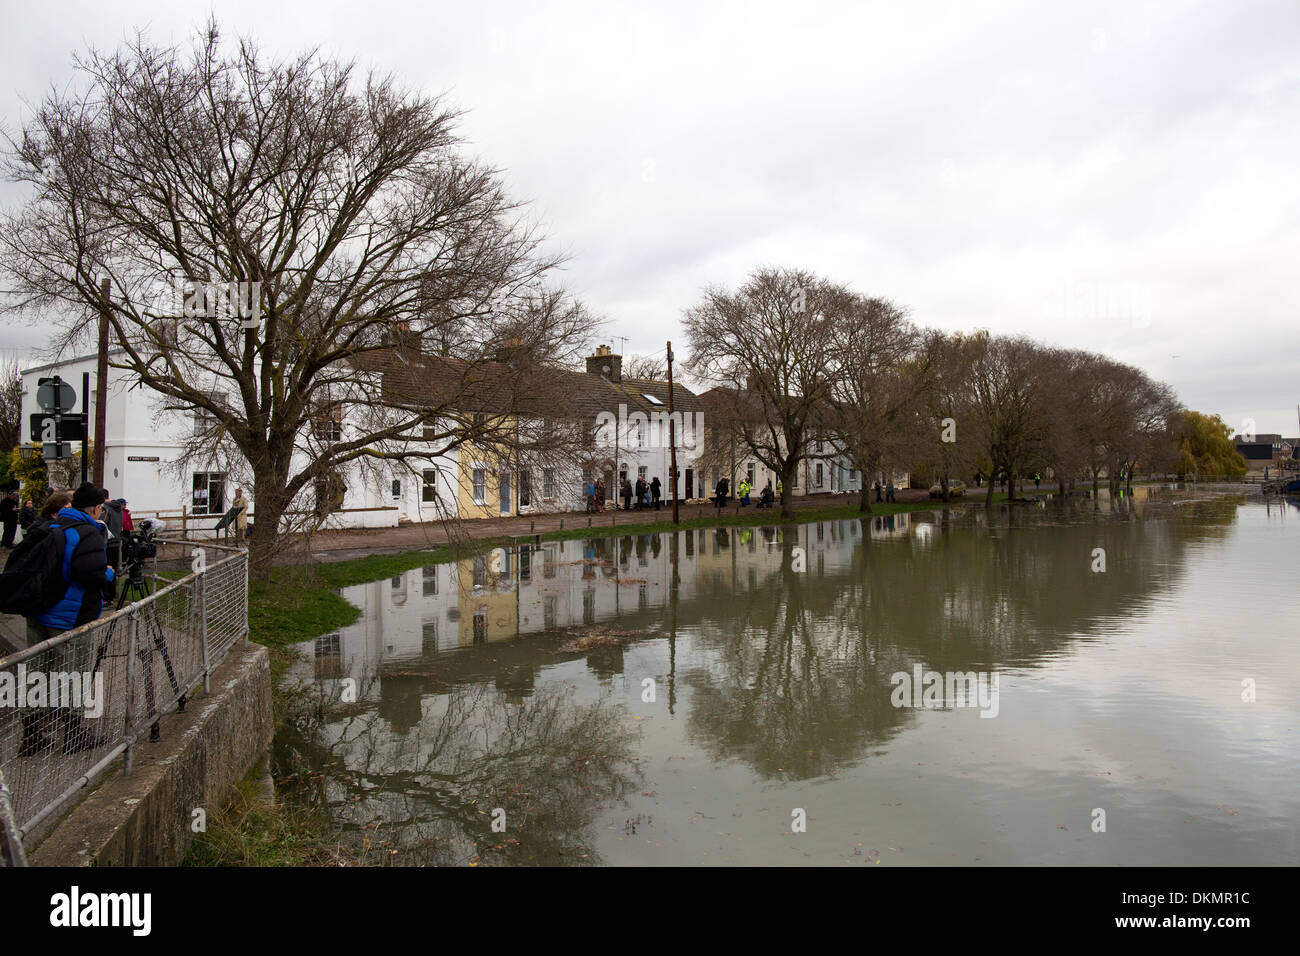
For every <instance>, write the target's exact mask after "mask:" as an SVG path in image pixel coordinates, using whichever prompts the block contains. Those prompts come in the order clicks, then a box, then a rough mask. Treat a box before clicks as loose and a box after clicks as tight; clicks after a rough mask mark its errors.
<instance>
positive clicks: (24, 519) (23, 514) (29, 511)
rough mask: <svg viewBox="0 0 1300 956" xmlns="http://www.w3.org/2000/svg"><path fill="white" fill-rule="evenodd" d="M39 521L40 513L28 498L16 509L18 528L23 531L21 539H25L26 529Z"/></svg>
mask: <svg viewBox="0 0 1300 956" xmlns="http://www.w3.org/2000/svg"><path fill="white" fill-rule="evenodd" d="M39 520H40V513H39V512H38V511H37V510H36V508H35V507H34V506H33V505H32V499H31V498H28V499H27V500H26V501H24V502H23V506H22V507H21V508H19V509H18V527H20V528H22V529H23V537H24V538H25V537H27V529H28V528H30V527H31V526H32V525H34V524H36V522H37V521H39Z"/></svg>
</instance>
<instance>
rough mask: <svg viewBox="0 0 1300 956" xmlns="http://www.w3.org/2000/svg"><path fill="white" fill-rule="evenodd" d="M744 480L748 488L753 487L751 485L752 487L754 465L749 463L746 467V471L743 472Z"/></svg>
mask: <svg viewBox="0 0 1300 956" xmlns="http://www.w3.org/2000/svg"><path fill="white" fill-rule="evenodd" d="M745 480H746V481H748V482H749V484H750V487H753V485H754V463H753V462H752V461H751V462H750V463H749V464H748V465H747V466H746V471H745Z"/></svg>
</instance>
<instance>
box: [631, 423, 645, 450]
mask: <svg viewBox="0 0 1300 956" xmlns="http://www.w3.org/2000/svg"><path fill="white" fill-rule="evenodd" d="M633 427H634V428H635V429H636V447H637V448H644V447H645V430H644V429H642V427H641V424H640V422H638V423H637V424H636V425H635V426H633Z"/></svg>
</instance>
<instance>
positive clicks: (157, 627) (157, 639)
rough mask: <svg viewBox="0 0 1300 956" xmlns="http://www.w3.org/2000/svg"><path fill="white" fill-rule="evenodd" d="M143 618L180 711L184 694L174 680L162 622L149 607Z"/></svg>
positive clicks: (173, 669)
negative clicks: (148, 626)
mask: <svg viewBox="0 0 1300 956" xmlns="http://www.w3.org/2000/svg"><path fill="white" fill-rule="evenodd" d="M145 620H146V621H148V622H149V625H150V627H151V628H152V630H153V645H154V647H156V648H157V649H158V650H159V651H160V652H161V653H162V659H163V667H164V668H165V669H166V671H167V680H168V681H169V682H170V683H171V685H172V693H173V694H177V695H179V696H178V697H177V701H176V709H177V710H178V711H180V712H182V713H184V711H185V695H184V694H182V693H181V685H180V682H179V681H177V680H176V670H175V668H173V667H172V658H171V655H170V654H168V653H167V638H166V636H165V635H164V634H163V629H162V623H161V622H160V621H159V620H158V612H157V611H156V610H155V609H154V608H153V607H150V608H148V609H147V610H146V611H145Z"/></svg>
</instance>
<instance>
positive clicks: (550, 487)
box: [542, 468, 555, 501]
mask: <svg viewBox="0 0 1300 956" xmlns="http://www.w3.org/2000/svg"><path fill="white" fill-rule="evenodd" d="M542 497H543V498H545V499H546V500H547V501H550V500H551V499H552V498H554V497H555V469H554V468H543V469H542Z"/></svg>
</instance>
